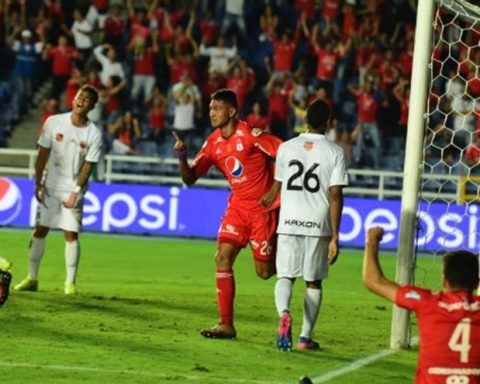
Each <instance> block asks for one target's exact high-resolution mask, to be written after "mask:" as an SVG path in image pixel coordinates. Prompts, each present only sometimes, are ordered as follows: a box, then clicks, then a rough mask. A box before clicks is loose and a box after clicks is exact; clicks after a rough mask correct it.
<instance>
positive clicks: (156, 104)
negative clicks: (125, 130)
mask: <svg viewBox="0 0 480 384" xmlns="http://www.w3.org/2000/svg"><path fill="white" fill-rule="evenodd" d="M166 109H167V99H166V97H165V95H164V94H163V93H162V92H161V91H160V90H159V89H158V88H155V89H154V90H153V92H152V94H151V96H150V100H149V101H148V123H149V125H148V138H149V139H151V140H154V141H155V142H157V143H158V144H161V143H163V142H164V141H165V112H166Z"/></svg>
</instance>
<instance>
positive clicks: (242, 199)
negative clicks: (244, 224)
mask: <svg viewBox="0 0 480 384" xmlns="http://www.w3.org/2000/svg"><path fill="white" fill-rule="evenodd" d="M281 143H282V141H281V140H280V139H279V138H278V137H276V136H274V135H271V134H269V133H266V132H264V131H263V130H262V129H260V128H252V127H251V126H250V125H249V124H248V123H247V122H245V121H242V120H239V121H238V123H237V127H236V129H235V132H233V134H232V135H231V136H230V137H228V138H227V139H225V138H224V137H223V136H222V134H221V131H220V129H216V130H215V131H213V133H212V134H211V135H210V136H209V137H208V138H207V140H206V141H205V143H204V145H203V147H202V149H201V150H200V151H199V152H198V154H197V156H196V157H195V159H194V161H193V163H192V168H193V169H194V171H195V174H196V175H197V176H198V177H200V176H202V175H204V174H205V173H207V171H208V169H209V168H210V167H211V166H212V165H214V166H215V167H217V168H218V170H219V171H220V172H221V173H222V174H223V175H224V176H225V178H226V179H227V180H228V183H229V184H230V189H231V190H232V193H231V195H230V197H229V199H228V201H229V205H231V206H233V207H236V208H240V209H245V210H249V211H252V212H264V211H269V210H272V209H275V208H277V207H278V206H279V204H280V201H279V199H278V198H277V200H276V201H275V203H274V204H272V205H271V206H270V207H263V206H261V205H260V204H259V202H260V199H261V198H262V196H263V195H264V194H265V193H266V192H267V191H268V190H269V189H270V187H271V185H272V183H273V174H274V170H273V167H272V163H271V160H272V159H274V158H275V156H276V154H277V150H278V147H279V146H280V144H281Z"/></svg>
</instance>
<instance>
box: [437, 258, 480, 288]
mask: <svg viewBox="0 0 480 384" xmlns="http://www.w3.org/2000/svg"><path fill="white" fill-rule="evenodd" d="M478 272H479V265H478V256H476V255H475V254H473V253H472V252H469V251H452V252H447V253H446V254H445V255H444V256H443V275H444V276H445V279H446V280H447V281H448V283H449V284H450V286H451V287H452V288H453V289H466V290H468V291H470V292H473V291H474V290H475V289H477V287H478V282H479V277H478Z"/></svg>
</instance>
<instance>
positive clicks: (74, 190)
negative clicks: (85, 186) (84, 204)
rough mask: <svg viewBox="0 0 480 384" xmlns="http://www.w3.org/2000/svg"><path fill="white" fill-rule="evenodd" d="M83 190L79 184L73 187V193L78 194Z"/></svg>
mask: <svg viewBox="0 0 480 384" xmlns="http://www.w3.org/2000/svg"><path fill="white" fill-rule="evenodd" d="M81 191H82V187H80V186H79V185H76V186H75V187H73V190H72V192H73V193H76V194H77V195H78V194H79V193H80V192H81Z"/></svg>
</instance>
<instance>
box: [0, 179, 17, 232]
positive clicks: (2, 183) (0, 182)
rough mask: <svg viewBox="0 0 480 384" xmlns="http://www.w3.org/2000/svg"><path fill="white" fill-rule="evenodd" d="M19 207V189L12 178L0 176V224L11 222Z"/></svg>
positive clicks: (15, 216)
mask: <svg viewBox="0 0 480 384" xmlns="http://www.w3.org/2000/svg"><path fill="white" fill-rule="evenodd" d="M21 209H22V194H21V193H20V189H19V188H18V186H17V185H16V184H15V183H14V182H13V181H12V180H10V179H7V178H6V177H0V225H7V224H10V223H12V222H13V221H14V220H15V219H16V218H17V216H18V214H19V213H20V210H21Z"/></svg>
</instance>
